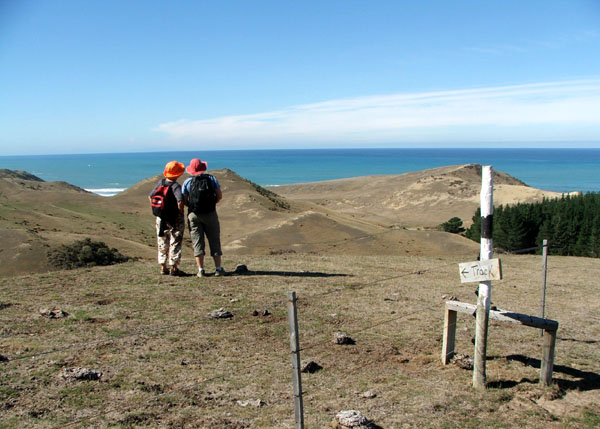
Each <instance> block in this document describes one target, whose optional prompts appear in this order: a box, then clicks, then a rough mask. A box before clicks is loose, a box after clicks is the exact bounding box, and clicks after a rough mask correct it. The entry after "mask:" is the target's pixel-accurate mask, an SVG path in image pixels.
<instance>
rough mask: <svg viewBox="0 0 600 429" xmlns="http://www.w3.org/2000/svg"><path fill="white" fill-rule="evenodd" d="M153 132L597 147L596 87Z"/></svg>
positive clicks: (385, 101)
mask: <svg viewBox="0 0 600 429" xmlns="http://www.w3.org/2000/svg"><path fill="white" fill-rule="evenodd" d="M155 130H156V131H160V132H164V133H167V134H168V135H169V136H171V137H172V138H174V139H186V140H194V141H196V142H203V141H206V142H221V143H222V146H226V145H227V143H233V142H238V143H239V142H242V141H243V142H247V143H257V142H260V143H268V142H277V143H278V144H281V145H285V144H286V143H296V142H342V141H344V142H354V143H357V142H358V143H360V142H380V143H389V142H394V143H402V142H414V141H449V142H450V141H465V142H469V141H502V140H514V139H517V140H522V141H537V140H544V139H549V140H552V141H556V140H557V139H562V140H569V139H575V140H581V139H583V140H600V80H598V79H588V80H576V81H563V82H546V83H538V84H526V85H514V86H502V87H491V88H479V89H463V90H451V91H436V92H422V93H406V94H389V95H377V96H368V97H358V98H350V99H339V100H330V101H324V102H320V103H314V104H306V105H299V106H292V107H289V108H286V109H282V110H276V111H271V112H263V113H256V114H250V115H238V116H223V117H218V118H212V119H200V120H186V119H181V120H178V121H173V122H165V123H162V124H160V125H159V126H158V127H157V128H156V129H155ZM582 130H585V132H584V133H583V134H582Z"/></svg>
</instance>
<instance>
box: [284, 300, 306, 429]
mask: <svg viewBox="0 0 600 429" xmlns="http://www.w3.org/2000/svg"><path fill="white" fill-rule="evenodd" d="M287 301H288V303H287V309H288V324H289V327H290V351H291V358H292V381H293V384H294V417H295V421H296V429H304V405H303V403H302V377H301V374H300V340H299V338H298V309H297V308H296V292H288V293H287Z"/></svg>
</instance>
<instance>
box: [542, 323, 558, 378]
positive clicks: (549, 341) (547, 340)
mask: <svg viewBox="0 0 600 429" xmlns="http://www.w3.org/2000/svg"><path fill="white" fill-rule="evenodd" d="M555 343H556V330H550V329H546V330H545V331H544V345H543V347H544V349H543V351H542V364H541V367H540V380H541V382H542V383H543V384H545V385H546V386H550V385H551V384H552V371H553V370H554V346H555Z"/></svg>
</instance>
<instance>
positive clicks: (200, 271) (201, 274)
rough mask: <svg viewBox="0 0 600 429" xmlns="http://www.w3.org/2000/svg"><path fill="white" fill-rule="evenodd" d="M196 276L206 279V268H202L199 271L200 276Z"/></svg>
mask: <svg viewBox="0 0 600 429" xmlns="http://www.w3.org/2000/svg"><path fill="white" fill-rule="evenodd" d="M196 276H198V277H206V271H204V268H202V269H201V270H198V274H196Z"/></svg>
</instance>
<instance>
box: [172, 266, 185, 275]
mask: <svg viewBox="0 0 600 429" xmlns="http://www.w3.org/2000/svg"><path fill="white" fill-rule="evenodd" d="M170 274H171V275H172V276H185V273H184V272H183V271H181V270H180V269H179V268H177V267H171V271H170Z"/></svg>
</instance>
